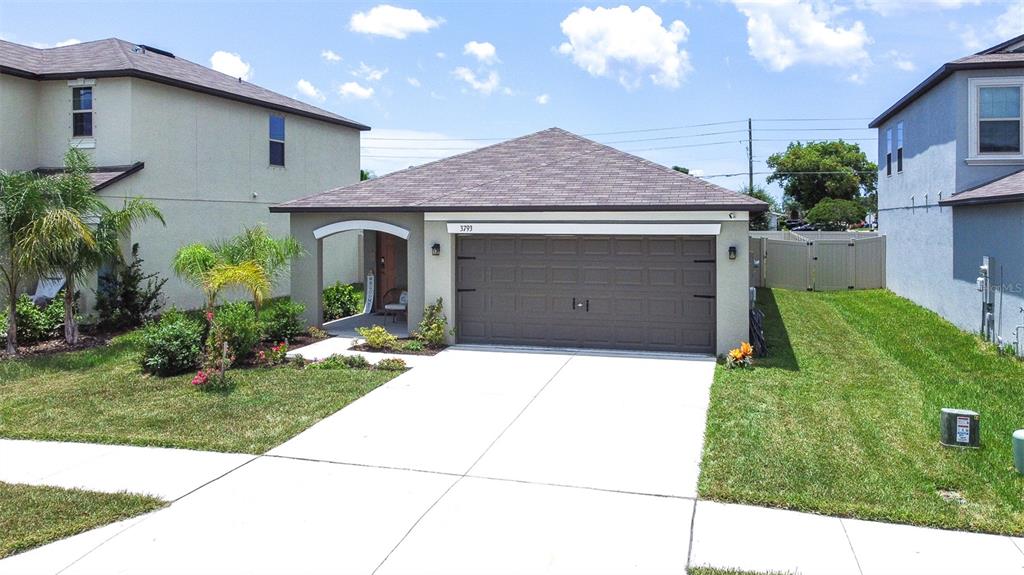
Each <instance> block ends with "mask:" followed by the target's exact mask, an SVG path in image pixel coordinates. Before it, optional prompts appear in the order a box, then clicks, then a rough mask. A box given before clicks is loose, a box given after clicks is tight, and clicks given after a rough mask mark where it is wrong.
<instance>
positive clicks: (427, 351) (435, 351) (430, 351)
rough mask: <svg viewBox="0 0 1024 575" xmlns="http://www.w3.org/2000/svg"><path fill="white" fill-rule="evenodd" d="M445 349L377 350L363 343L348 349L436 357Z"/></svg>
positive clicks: (401, 340)
mask: <svg viewBox="0 0 1024 575" xmlns="http://www.w3.org/2000/svg"><path fill="white" fill-rule="evenodd" d="M398 341H399V342H403V341H412V340H411V339H400V340H398ZM399 345H401V343H399ZM445 347H448V346H444V347H425V348H423V349H422V350H420V351H410V350H407V349H401V348H398V349H378V348H374V347H370V346H368V345H366V344H365V343H361V344H359V345H353V346H352V347H350V348H349V349H350V350H352V351H368V352H371V353H393V354H395V355H437V354H439V353H441V352H442V351H444V349H445Z"/></svg>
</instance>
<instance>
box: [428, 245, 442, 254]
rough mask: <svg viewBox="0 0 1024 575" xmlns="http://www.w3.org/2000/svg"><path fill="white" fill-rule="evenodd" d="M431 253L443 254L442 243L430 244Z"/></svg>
mask: <svg viewBox="0 0 1024 575" xmlns="http://www.w3.org/2000/svg"><path fill="white" fill-rule="evenodd" d="M430 253H432V254H434V255H435V256H439V255H441V244H434V245H432V246H430Z"/></svg>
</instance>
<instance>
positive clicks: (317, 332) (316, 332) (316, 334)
mask: <svg viewBox="0 0 1024 575" xmlns="http://www.w3.org/2000/svg"><path fill="white" fill-rule="evenodd" d="M306 335H308V336H309V337H311V338H313V339H327V338H328V337H330V334H328V333H327V332H326V331H324V330H322V329H320V328H318V327H316V326H315V325H311V326H309V329H307V330H306Z"/></svg>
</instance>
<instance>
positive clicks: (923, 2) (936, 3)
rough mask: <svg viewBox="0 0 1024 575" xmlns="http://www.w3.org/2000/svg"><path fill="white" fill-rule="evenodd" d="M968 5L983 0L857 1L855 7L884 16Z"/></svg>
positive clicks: (953, 8) (951, 8)
mask: <svg viewBox="0 0 1024 575" xmlns="http://www.w3.org/2000/svg"><path fill="white" fill-rule="evenodd" d="M967 4H974V5H977V4H981V0H916V1H911V2H908V1H906V0H857V1H856V2H855V5H856V6H857V7H858V8H861V9H864V10H873V11H875V12H877V13H879V14H881V15H882V16H890V15H892V14H897V13H904V12H908V11H911V10H915V9H921V10H934V9H939V10H956V9H959V8H960V7H962V6H964V5H967Z"/></svg>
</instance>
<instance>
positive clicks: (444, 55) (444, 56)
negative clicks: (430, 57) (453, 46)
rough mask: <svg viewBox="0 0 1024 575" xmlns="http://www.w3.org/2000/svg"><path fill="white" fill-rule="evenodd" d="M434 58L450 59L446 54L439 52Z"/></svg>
mask: <svg viewBox="0 0 1024 575" xmlns="http://www.w3.org/2000/svg"><path fill="white" fill-rule="evenodd" d="M434 56H437V59H438V60H444V59H445V58H447V57H448V55H447V54H445V53H444V52H437V53H435V54H434Z"/></svg>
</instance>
